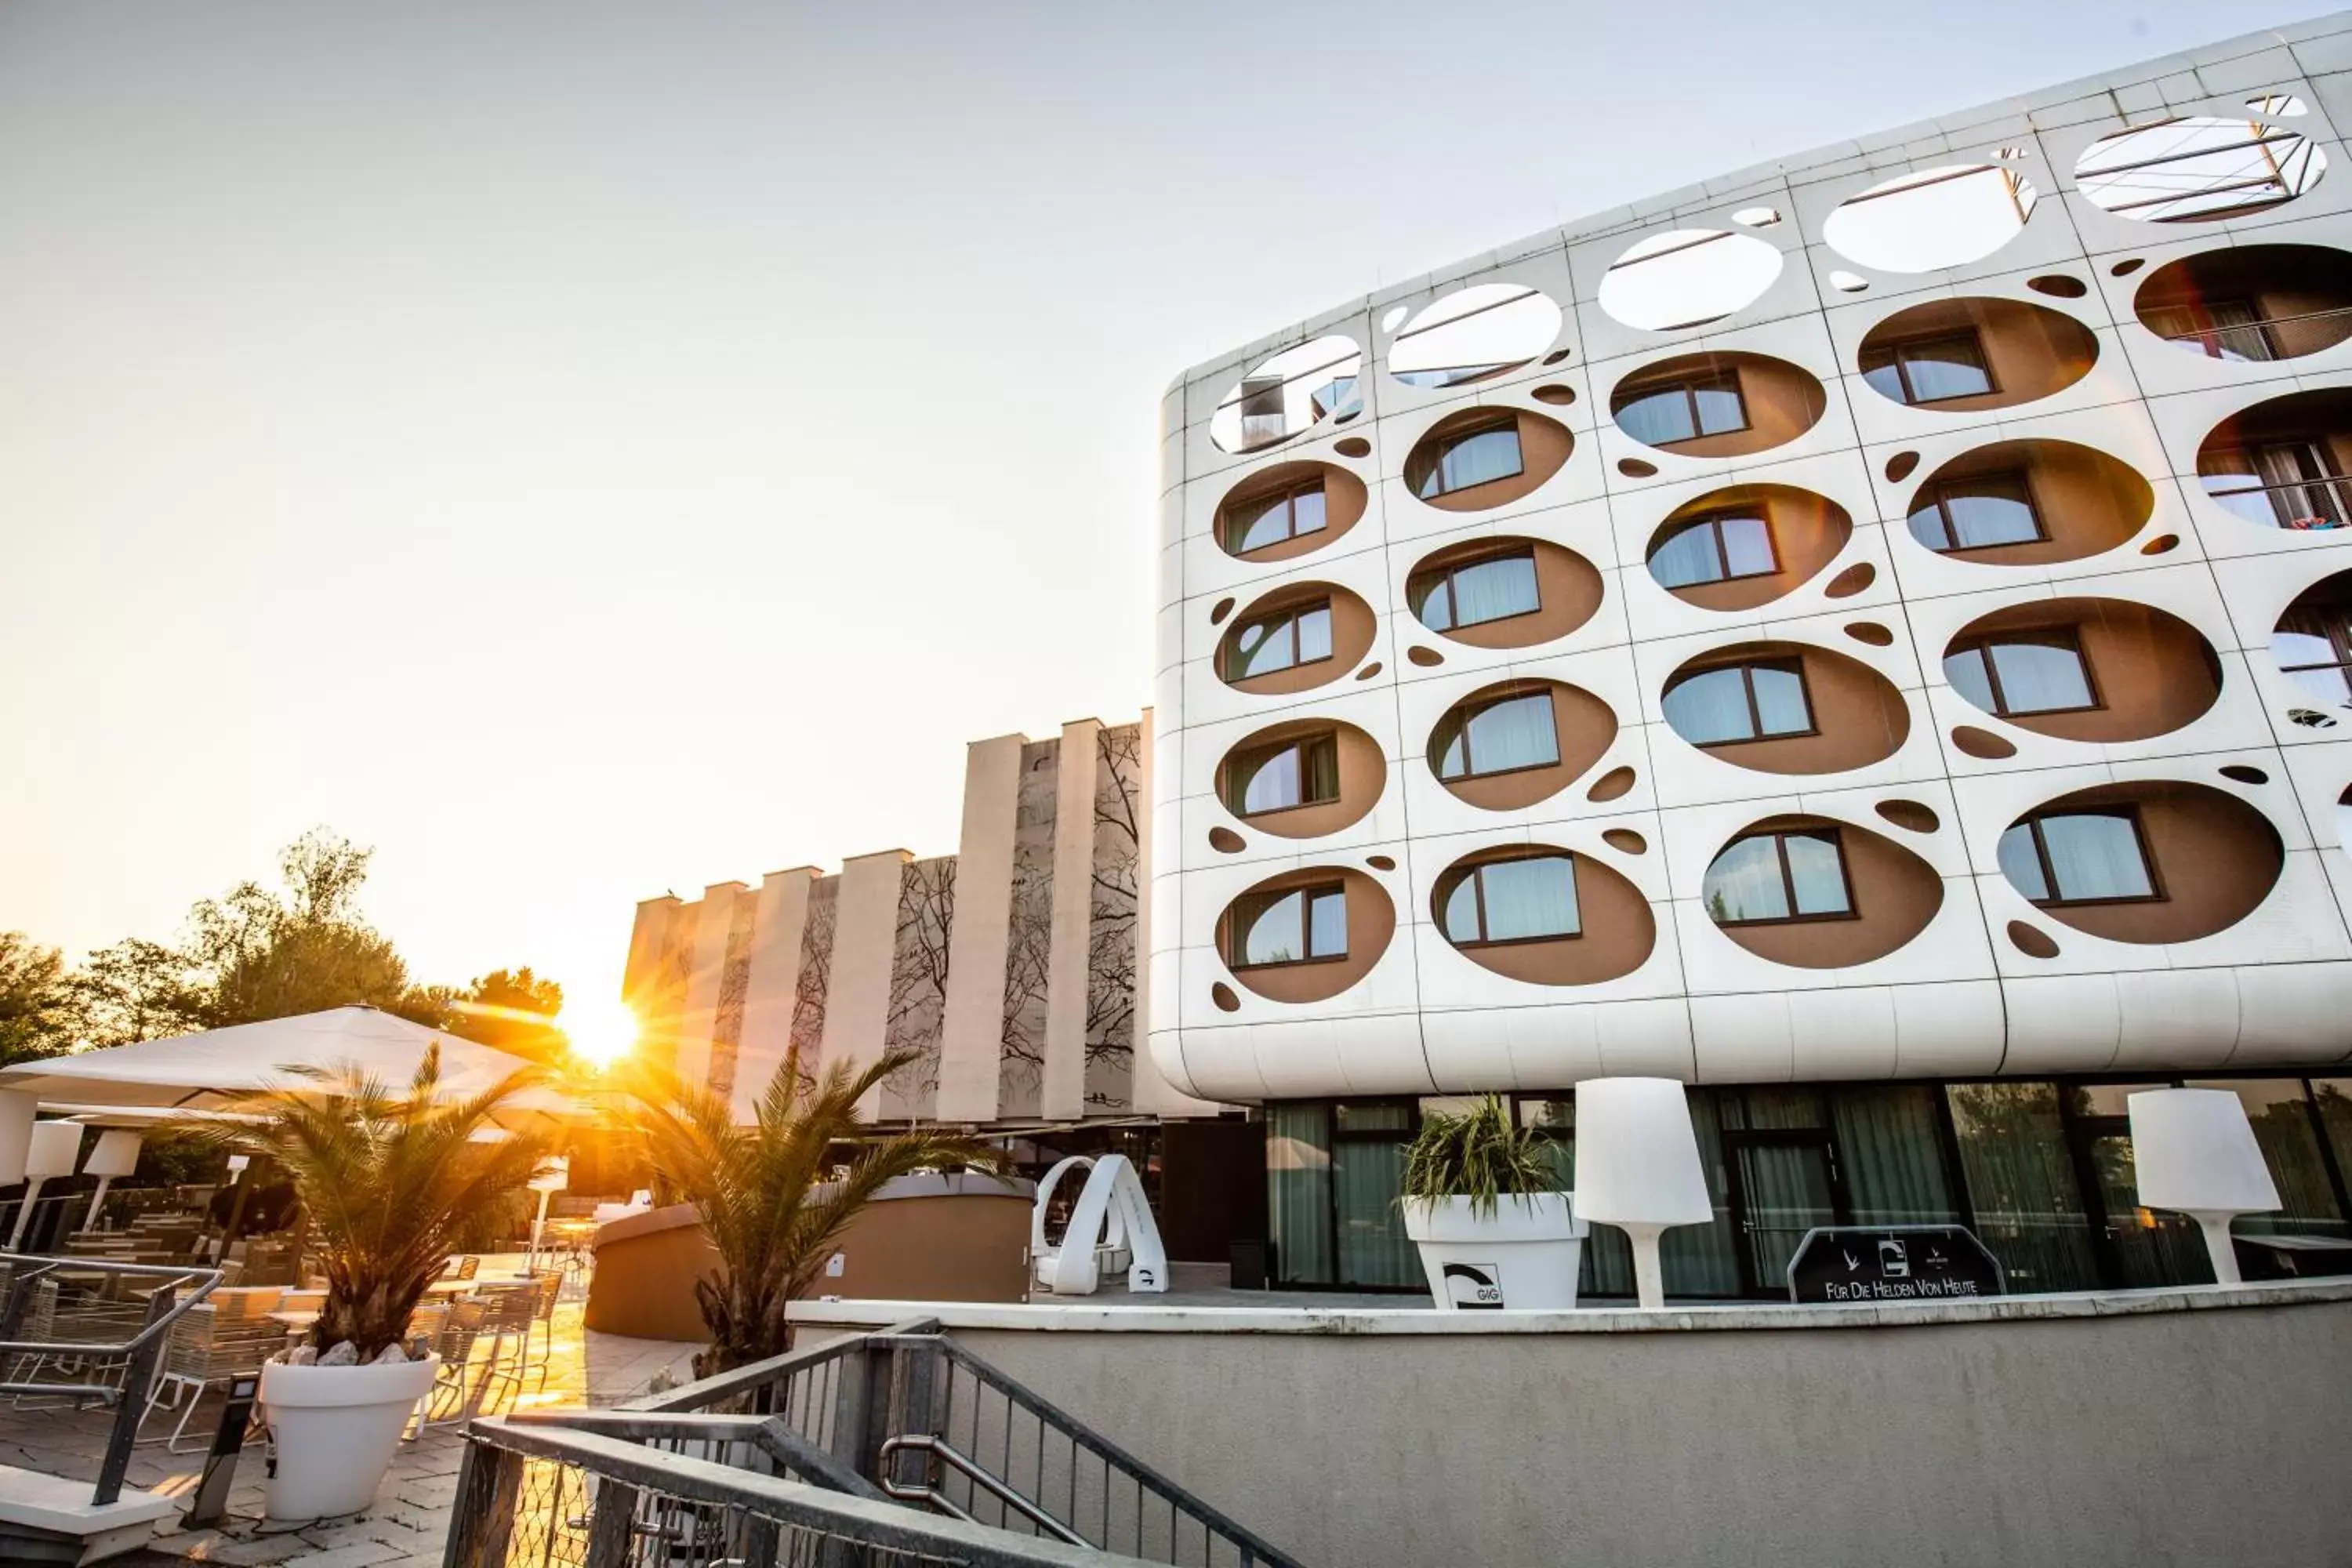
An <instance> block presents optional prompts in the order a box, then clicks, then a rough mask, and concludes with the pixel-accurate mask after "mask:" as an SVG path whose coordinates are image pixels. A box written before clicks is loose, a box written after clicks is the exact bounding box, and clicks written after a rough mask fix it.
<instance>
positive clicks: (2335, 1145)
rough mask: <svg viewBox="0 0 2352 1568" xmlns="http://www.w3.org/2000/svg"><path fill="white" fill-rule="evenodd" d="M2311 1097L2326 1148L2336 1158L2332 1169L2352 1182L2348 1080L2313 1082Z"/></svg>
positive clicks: (2351, 1085)
mask: <svg viewBox="0 0 2352 1568" xmlns="http://www.w3.org/2000/svg"><path fill="white" fill-rule="evenodd" d="M2311 1094H2312V1101H2313V1103H2314V1104H2315V1105H2317V1106H2318V1107H2319V1124H2320V1126H2321V1127H2322V1128H2324V1129H2325V1130H2326V1133H2327V1146H2328V1148H2329V1150H2331V1151H2332V1152H2334V1153H2335V1155H2336V1170H2337V1171H2339V1172H2341V1173H2343V1175H2344V1177H2345V1179H2346V1180H2347V1181H2352V1078H2336V1079H2328V1078H2323V1079H2313V1080H2312V1085H2311Z"/></svg>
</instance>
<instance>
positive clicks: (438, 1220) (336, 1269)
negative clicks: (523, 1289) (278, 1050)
mask: <svg viewBox="0 0 2352 1568" xmlns="http://www.w3.org/2000/svg"><path fill="white" fill-rule="evenodd" d="M286 1070H287V1071H288V1072H289V1073H293V1074H299V1076H300V1077H302V1078H305V1079H310V1080H312V1084H311V1086H303V1087H296V1088H289V1089H271V1090H268V1091H267V1092H265V1093H261V1094H257V1095H253V1096H250V1097H247V1099H245V1100H242V1101H241V1102H240V1103H239V1106H238V1109H239V1110H244V1111H246V1112H247V1113H249V1114H253V1115H257V1116H258V1117H259V1118H260V1120H259V1121H257V1122H255V1123H252V1124H249V1125H243V1126H223V1127H221V1128H219V1129H218V1130H217V1131H214V1132H213V1133H211V1136H213V1137H215V1138H216V1139H218V1140H220V1141H222V1142H236V1143H238V1144H241V1145H243V1146H246V1147H248V1148H253V1149H257V1150H259V1151H260V1152H264V1153H267V1154H268V1155H269V1156H270V1157H271V1158H272V1159H274V1160H276V1161H277V1162H278V1168H279V1169H281V1170H283V1171H284V1172H285V1173H287V1175H288V1176H289V1177H290V1178H291V1179H292V1181H293V1183H294V1189H295V1191H296V1193H297V1194H299V1195H300V1197H301V1200H302V1207H303V1208H304V1210H306V1211H307V1212H308V1213H309V1215H310V1226H311V1234H312V1236H313V1237H315V1238H316V1240H317V1243H318V1245H319V1247H320V1253H321V1255H322V1256H321V1259H320V1262H321V1265H322V1267H321V1269H320V1271H321V1272H322V1273H324V1274H325V1275H326V1277H327V1299H326V1300H325V1301H324V1302H322V1303H321V1304H320V1311H319V1321H318V1322H317V1324H316V1325H314V1326H313V1327H312V1329H311V1331H310V1334H311V1341H312V1342H313V1343H315V1344H316V1345H318V1346H319V1348H320V1349H321V1350H324V1349H326V1348H328V1347H330V1346H331V1345H334V1344H336V1343H339V1342H341V1341H344V1340H349V1341H351V1342H352V1346H353V1347H354V1348H355V1349H357V1350H358V1352H359V1353H360V1359H361V1360H362V1361H372V1360H373V1359H374V1358H375V1356H376V1354H377V1353H378V1352H381V1351H382V1350H383V1347H384V1346H386V1345H389V1344H393V1343H395V1342H398V1341H399V1340H401V1339H402V1338H403V1337H404V1335H405V1333H406V1331H407V1328H408V1320H409V1317H410V1315H411V1314H412V1313H414V1312H415V1310H416V1303H417V1301H418V1300H420V1299H421V1298H422V1297H423V1296H424V1294H425V1286H426V1285H427V1284H429V1283H431V1282H432V1280H433V1279H434V1277H435V1276H436V1275H437V1274H439V1273H440V1272H441V1266H442V1265H443V1264H444V1263H446V1262H447V1261H448V1258H449V1239H450V1237H451V1236H452V1235H453V1234H454V1233H455V1232H456V1231H457V1228H458V1226H460V1225H461V1224H462V1223H463V1222H464V1221H465V1219H466V1217H467V1215H471V1214H474V1213H476V1212H477V1211H478V1210H482V1209H485V1208H488V1207H489V1206H490V1205H494V1204H496V1203H497V1202H498V1201H499V1199H500V1198H501V1197H502V1196H504V1195H505V1194H508V1193H511V1192H513V1191H515V1190H516V1189H517V1188H519V1187H520V1186H521V1185H522V1184H524V1183H526V1182H528V1181H529V1180H530V1174H531V1172H532V1170H533V1169H534V1168H535V1167H536V1166H537V1165H538V1163H539V1162H540V1159H541V1156H542V1155H543V1154H544V1153H545V1152H546V1145H545V1142H544V1141H543V1140H542V1139H541V1138H539V1137H537V1136H535V1135H533V1134H530V1133H517V1134H515V1135H512V1136H509V1137H501V1138H498V1139H496V1140H495V1141H484V1140H481V1139H478V1138H477V1136H476V1135H477V1134H478V1133H481V1132H484V1131H488V1130H491V1129H493V1128H494V1127H495V1122H494V1121H493V1119H494V1118H495V1117H496V1116H497V1115H498V1113H499V1110H500V1109H501V1108H503V1107H504V1106H505V1105H506V1103H507V1101H509V1100H511V1099H513V1098H514V1096H515V1095H516V1094H518V1093H520V1091H522V1090H523V1089H528V1088H530V1087H532V1086H533V1085H534V1084H536V1083H537V1082H538V1081H539V1080H540V1078H541V1073H540V1072H539V1070H538V1069H536V1068H523V1069H522V1070H520V1071H518V1072H515V1073H512V1074H510V1075H509V1076H508V1077H507V1078H505V1079H501V1080H500V1081H499V1082H498V1083H496V1084H493V1085H492V1086H491V1087H490V1088H488V1089H485V1090H483V1091H482V1092H481V1093H479V1094H476V1095H470V1096H467V1097H463V1098H457V1099H444V1098H442V1096H441V1093H440V1087H441V1052H440V1047H437V1046H436V1047H428V1048H427V1049H426V1050H425V1059H424V1060H423V1061H422V1062H420V1063H418V1064H417V1068H416V1075H415V1078H413V1079H410V1080H409V1083H408V1085H407V1088H406V1089H405V1090H404V1091H399V1090H394V1089H389V1088H387V1087H386V1086H385V1085H384V1083H383V1080H382V1079H377V1078H375V1077H373V1076H372V1075H370V1074H369V1073H367V1072H365V1071H363V1070H362V1068H358V1067H356V1066H346V1067H344V1068H342V1069H341V1071H340V1072H326V1071H322V1070H319V1069H315V1068H288V1069H286Z"/></svg>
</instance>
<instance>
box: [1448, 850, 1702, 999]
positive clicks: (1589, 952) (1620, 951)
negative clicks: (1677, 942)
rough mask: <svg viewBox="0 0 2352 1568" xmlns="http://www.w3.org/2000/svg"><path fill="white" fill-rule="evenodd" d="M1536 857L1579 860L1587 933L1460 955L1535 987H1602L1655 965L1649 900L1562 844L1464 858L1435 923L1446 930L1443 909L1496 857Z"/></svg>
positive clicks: (1580, 908) (1464, 950)
mask: <svg viewBox="0 0 2352 1568" xmlns="http://www.w3.org/2000/svg"><path fill="white" fill-rule="evenodd" d="M1530 854H1549V855H1562V854H1565V855H1568V856H1569V857H1570V858H1571V859H1573V860H1574V861H1575V862H1576V907H1577V918H1578V923H1579V925H1580V926H1581V927H1582V929H1583V934H1582V935H1580V936H1574V937H1563V938H1561V939H1559V941H1556V942H1501V943H1495V944H1488V945H1485V946H1473V947H1459V946H1457V947H1455V948H1454V952H1458V953H1460V954H1461V955H1462V956H1463V957H1465V958H1466V959H1468V960H1469V961H1470V962H1471V963H1475V964H1476V965H1477V966H1478V967H1479V968H1481V969H1486V970H1491V971H1493V972H1494V973H1496V974H1501V975H1507V976H1508V977H1509V978H1511V979H1513V980H1524V981H1526V982H1527V983H1528V984H1530V985H1598V984H1601V982H1602V981H1604V980H1614V979H1616V978H1618V977H1619V976H1620V975H1624V974H1631V973H1633V971H1635V970H1637V969H1639V968H1641V967H1642V965H1643V964H1644V963H1648V962H1649V958H1650V952H1651V950H1652V949H1654V948H1655V947H1656V946H1657V944H1658V921H1657V917H1656V916H1655V915H1654V914H1653V913H1652V912H1651V910H1650V900H1647V899H1645V898H1643V896H1642V890H1641V889H1639V888H1636V887H1635V886H1633V883H1632V882H1631V881H1628V880H1627V879H1625V878H1624V877H1623V876H1622V874H1620V873H1619V872H1618V871H1616V870H1615V869H1613V868H1611V867H1608V866H1604V865H1602V864H1601V862H1600V861H1598V860H1595V859H1593V858H1591V856H1589V855H1578V854H1574V853H1573V852H1572V851H1569V850H1563V849H1561V848H1560V847H1559V846H1557V845H1551V844H1530V845H1526V846H1520V845H1513V846H1511V847H1509V848H1507V849H1496V850H1486V851H1482V852H1480V853H1478V854H1475V855H1465V856H1464V857H1463V858H1461V859H1459V860H1457V861H1455V862H1454V864H1453V865H1452V866H1450V867H1448V868H1446V871H1445V874H1444V876H1442V877H1440V878H1439V879H1437V889H1436V896H1435V899H1434V900H1433V902H1432V904H1431V906H1430V918H1431V919H1432V920H1433V921H1437V925H1438V929H1439V931H1444V929H1445V928H1444V921H1443V919H1442V918H1441V917H1440V913H1439V911H1441V910H1444V907H1445V899H1446V895H1447V894H1449V893H1451V892H1452V891H1453V890H1454V886H1455V885H1456V884H1457V883H1458V882H1459V881H1460V880H1461V877H1462V874H1464V873H1466V872H1468V871H1469V870H1471V869H1472V868H1475V867H1478V866H1483V865H1486V864H1488V863H1490V862H1493V861H1496V860H1521V859H1525V858H1528V855H1530Z"/></svg>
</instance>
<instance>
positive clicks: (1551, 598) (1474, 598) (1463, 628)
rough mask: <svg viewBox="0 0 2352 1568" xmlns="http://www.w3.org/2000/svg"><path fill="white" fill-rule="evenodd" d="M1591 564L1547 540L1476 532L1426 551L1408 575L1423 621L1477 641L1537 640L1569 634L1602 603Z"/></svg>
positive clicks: (1409, 593) (1517, 643)
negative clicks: (1478, 536) (1475, 536)
mask: <svg viewBox="0 0 2352 1568" xmlns="http://www.w3.org/2000/svg"><path fill="white" fill-rule="evenodd" d="M1605 592H1606V589H1605V588H1604V587H1603V585H1602V583H1601V574H1600V573H1599V572H1598V571H1597V570H1595V569H1594V567H1593V565H1592V563H1591V562H1590V561H1587V560H1586V559H1585V558H1584V557H1583V556H1581V555H1579V554H1578V553H1576V552H1574V551H1572V550H1570V549H1567V548H1566V547H1564V546H1562V545H1558V544H1554V543H1552V542H1550V541H1549V540H1544V539H1520V538H1515V537H1504V538H1500V539H1492V538H1489V539H1476V540H1470V541H1467V542H1464V543H1461V544H1454V545H1449V546H1448V547H1446V548H1445V549H1444V550H1440V551H1437V552H1434V553H1433V554H1430V555H1427V556H1424V557H1423V558H1422V560H1421V562H1420V563H1419V564H1417V565H1415V566H1414V567H1413V569H1412V575H1410V576H1409V577H1407V578H1406V579H1405V602H1406V603H1407V604H1408V605H1411V606H1412V613H1413V615H1414V616H1415V617H1416V618H1418V619H1419V620H1420V622H1421V624H1422V625H1423V626H1427V627H1428V628H1429V629H1430V630H1431V631H1433V632H1435V633H1437V634H1438V635H1439V636H1440V637H1446V638H1449V639H1451V640H1452V641H1454V642H1458V643H1465V644H1467V645H1468V646H1470V647H1535V646H1536V645H1537V644H1538V643H1548V642H1551V641H1553V640H1554V639H1556V638H1559V637H1566V636H1568V635H1569V634H1570V632H1572V631H1574V630H1576V629H1577V628H1578V627H1579V626H1582V625H1584V623H1585V622H1587V621H1589V620H1591V618H1592V616H1593V613H1594V612H1595V611H1597V610H1599V609H1600V608H1601V596H1602V595H1603V594H1604V593H1605Z"/></svg>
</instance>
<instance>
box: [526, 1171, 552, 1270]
mask: <svg viewBox="0 0 2352 1568" xmlns="http://www.w3.org/2000/svg"><path fill="white" fill-rule="evenodd" d="M553 1195H554V1194H551V1193H549V1192H545V1191H541V1194H539V1213H538V1214H537V1215H535V1216H534V1217H533V1218H532V1220H531V1222H530V1257H528V1258H524V1259H523V1265H522V1271H523V1272H524V1273H525V1274H536V1273H538V1272H539V1233H540V1232H541V1230H543V1229H545V1228H546V1226H547V1200H548V1199H549V1198H550V1197H551V1196H553Z"/></svg>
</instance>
